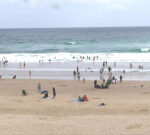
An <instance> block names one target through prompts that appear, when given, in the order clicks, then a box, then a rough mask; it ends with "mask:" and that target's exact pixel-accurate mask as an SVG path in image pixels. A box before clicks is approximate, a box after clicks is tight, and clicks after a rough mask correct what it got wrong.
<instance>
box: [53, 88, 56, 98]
mask: <svg viewBox="0 0 150 135" xmlns="http://www.w3.org/2000/svg"><path fill="white" fill-rule="evenodd" d="M55 97H56V89H55V87H53V98H55Z"/></svg>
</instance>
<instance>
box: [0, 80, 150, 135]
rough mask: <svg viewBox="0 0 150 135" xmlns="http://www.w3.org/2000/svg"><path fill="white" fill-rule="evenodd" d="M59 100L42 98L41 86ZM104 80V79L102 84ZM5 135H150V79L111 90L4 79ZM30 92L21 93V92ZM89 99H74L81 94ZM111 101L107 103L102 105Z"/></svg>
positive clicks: (0, 99) (0, 127)
mask: <svg viewBox="0 0 150 135" xmlns="http://www.w3.org/2000/svg"><path fill="white" fill-rule="evenodd" d="M38 82H40V83H41V86H42V89H43V90H45V89H47V90H48V91H49V96H50V97H52V87H55V88H56V98H55V99H50V98H49V99H42V96H43V95H41V94H39V93H38V91H37V84H38ZM98 83H99V84H100V82H98ZM0 86H1V87H0V119H1V121H0V134H1V135H37V134H38V135H83V134H84V135H91V134H92V135H110V134H111V135H135V134H136V135H149V133H150V128H149V125H150V109H149V108H150V98H149V97H150V82H149V81H130V82H129V81H126V82H123V83H122V84H120V83H118V84H116V85H111V86H110V88H109V89H95V88H93V81H86V82H85V84H84V83H83V82H82V81H65V80H60V81H59V80H30V79H28V80H21V79H16V80H12V79H9V80H8V79H1V80H0ZM22 89H25V90H26V91H27V92H28V95H27V96H21V90H22ZM84 94H86V95H87V97H88V98H89V101H88V102H82V103H72V102H71V100H73V99H76V98H77V97H78V96H79V95H80V96H83V95H84ZM100 103H105V106H98V104H100Z"/></svg>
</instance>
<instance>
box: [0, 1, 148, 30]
mask: <svg viewBox="0 0 150 135" xmlns="http://www.w3.org/2000/svg"><path fill="white" fill-rule="evenodd" d="M111 26H113V27H116V26H119V27H120V26H150V0H0V28H43V27H44V28H54V27H111Z"/></svg>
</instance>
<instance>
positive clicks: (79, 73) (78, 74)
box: [77, 72, 80, 81]
mask: <svg viewBox="0 0 150 135" xmlns="http://www.w3.org/2000/svg"><path fill="white" fill-rule="evenodd" d="M77 75H78V80H79V81H80V72H78V74H77Z"/></svg>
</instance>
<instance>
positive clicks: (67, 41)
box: [0, 27, 150, 62]
mask: <svg viewBox="0 0 150 135" xmlns="http://www.w3.org/2000/svg"><path fill="white" fill-rule="evenodd" d="M80 56H84V61H85V62H91V61H92V60H93V57H94V56H98V59H97V60H96V61H97V62H99V61H110V62H114V61H116V62H150V27H124V28H115V27H114V28H53V29H0V59H2V58H3V57H5V58H6V59H7V60H8V61H9V62H20V61H26V62H38V61H39V60H44V61H45V62H48V60H51V61H52V62H73V61H80ZM87 56H89V57H90V58H91V59H90V60H89V59H86V58H87Z"/></svg>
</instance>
